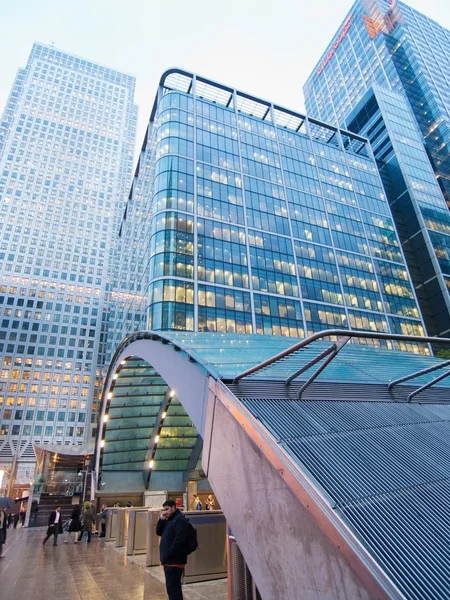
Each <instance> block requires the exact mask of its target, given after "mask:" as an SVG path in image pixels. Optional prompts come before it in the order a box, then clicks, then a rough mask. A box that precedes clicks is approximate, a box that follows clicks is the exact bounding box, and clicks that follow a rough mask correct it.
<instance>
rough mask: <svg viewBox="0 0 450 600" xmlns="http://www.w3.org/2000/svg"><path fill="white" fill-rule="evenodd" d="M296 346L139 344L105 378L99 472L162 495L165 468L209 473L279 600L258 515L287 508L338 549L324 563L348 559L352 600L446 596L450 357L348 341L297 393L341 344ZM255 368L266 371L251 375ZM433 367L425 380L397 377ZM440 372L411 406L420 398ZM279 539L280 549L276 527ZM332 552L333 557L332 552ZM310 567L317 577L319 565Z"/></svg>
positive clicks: (173, 338)
mask: <svg viewBox="0 0 450 600" xmlns="http://www.w3.org/2000/svg"><path fill="white" fill-rule="evenodd" d="M347 333H348V332H347ZM293 342H296V340H292V338H276V337H265V336H253V335H235V336H234V335H232V334H217V333H211V334H208V333H204V334H201V333H197V334H196V333H189V332H183V333H168V334H159V333H154V332H143V333H137V334H134V335H133V336H130V338H127V340H125V341H124V342H123V344H122V345H121V346H120V348H119V349H118V350H117V352H116V355H115V357H114V360H113V363H112V365H111V368H110V372H109V374H108V378H107V381H106V388H105V397H104V406H103V411H104V415H107V416H108V420H107V421H105V424H104V431H103V432H102V434H101V436H100V437H99V441H100V440H102V444H100V443H99V444H98V448H97V460H98V468H99V469H100V467H101V469H102V471H103V472H104V473H105V472H108V482H109V481H119V479H120V482H121V485H122V486H124V487H126V486H134V488H133V489H137V487H136V486H139V485H140V486H141V489H142V490H143V489H145V488H146V487H148V486H149V485H151V481H152V480H153V478H154V477H156V478H157V485H160V484H161V482H164V481H165V480H164V477H163V474H164V473H167V472H169V471H170V472H174V471H178V472H180V473H183V472H186V471H189V470H194V469H195V468H199V467H200V465H201V467H202V469H203V470H204V472H205V473H206V475H207V476H208V479H209V481H210V483H211V485H212V487H213V489H214V492H215V493H216V495H217V496H218V498H219V501H220V504H221V506H222V507H223V509H224V512H225V515H226V517H227V519H228V521H229V522H230V525H231V527H232V530H233V532H236V537H237V539H238V543H239V545H240V547H241V549H242V551H243V553H244V556H245V558H246V560H247V562H248V564H249V566H250V569H251V571H252V573H253V575H254V577H255V579H256V582H257V584H258V587H259V588H261V589H267V590H269V592H268V596H267V597H290V596H286V595H278V596H276V594H280V593H281V594H285V593H288V592H287V591H286V590H287V589H288V588H286V589H285V590H283V591H282V592H280V590H279V589H276V590H275V588H274V587H273V586H276V585H279V583H276V577H275V576H274V577H273V578H272V577H271V575H270V573H269V574H268V573H266V572H265V571H264V569H262V568H261V565H260V564H259V563H260V562H261V557H259V558H258V557H257V556H256V555H253V554H252V547H253V546H252V544H253V545H254V543H256V542H257V543H258V544H260V543H261V544H262V543H263V542H262V541H261V540H260V537H259V536H261V535H263V532H262V531H261V528H260V526H258V523H259V520H260V519H263V522H265V523H266V525H267V526H268V527H270V522H271V519H273V511H275V512H276V513H278V512H280V511H281V513H283V510H284V504H286V503H287V505H288V512H287V514H284V513H283V514H279V515H278V516H277V519H278V518H281V519H286V520H287V522H288V521H289V519H292V518H293V516H292V515H297V517H298V515H299V514H300V513H301V514H302V519H312V521H311V527H317V528H318V530H320V532H321V534H320V535H324V536H325V538H326V540H327V542H325V541H323V540H322V538H321V537H320V536H319V537H320V540H321V541H320V544H324V546H323V548H325V547H326V548H327V550H326V552H325V554H324V555H323V556H322V555H321V559H320V560H321V561H325V562H326V560H328V559H329V560H331V561H332V563H333V564H335V563H334V562H333V561H336V560H337V561H338V562H339V561H340V560H341V559H343V560H344V562H345V564H346V565H349V566H350V571H351V573H353V574H355V573H356V575H357V580H358V581H359V584H360V587H358V584H355V585H357V587H358V592H357V594H356V592H354V594H353V595H352V594H350V595H347V597H352V598H359V597H361V598H362V597H378V598H382V597H386V598H388V597H389V598H414V599H417V600H419V599H420V600H422V599H424V598H442V599H444V598H447V597H448V593H449V589H450V580H449V576H448V573H449V572H450V569H449V567H450V552H449V551H448V543H447V540H448V537H449V534H450V525H449V521H448V518H447V513H448V511H447V510H446V500H445V499H446V497H447V495H448V488H449V486H450V460H449V459H448V457H449V456H450V404H448V401H449V400H450V394H449V387H450V382H449V380H450V378H449V379H446V378H445V376H446V375H448V374H450V371H448V370H444V369H445V367H446V366H448V361H442V360H440V359H437V358H433V357H429V356H425V355H420V354H417V355H414V354H409V353H406V352H398V351H393V350H388V349H386V348H380V347H370V346H360V345H357V344H347V345H345V346H343V347H342V349H340V348H339V350H341V351H340V352H339V354H337V352H335V350H336V348H335V349H334V350H332V351H331V353H332V354H333V352H334V354H333V356H334V360H332V361H331V362H330V364H329V366H328V367H327V368H326V369H325V370H323V371H322V372H321V373H320V374H319V376H318V377H317V379H316V380H315V381H314V382H312V383H311V385H310V386H309V387H308V388H307V389H305V391H304V393H303V395H302V397H301V399H299V398H298V391H299V389H301V387H302V385H303V383H304V382H305V380H307V379H308V378H309V377H310V375H311V373H312V372H314V370H316V369H317V368H318V365H320V362H321V361H322V364H323V362H324V361H325V360H327V356H329V355H330V342H329V341H317V342H316V343H315V345H314V346H312V345H306V346H305V347H301V348H298V349H297V350H295V347H296V346H295V345H294V350H295V351H293V352H290V353H287V352H286V350H287V349H288V348H289V347H290V346H292V344H293ZM298 342H299V344H300V345H301V344H303V342H300V341H298ZM338 342H339V337H338V339H337V342H335V344H336V343H338ZM339 350H338V351H339ZM327 353H328V354H327ZM280 354H281V356H280V357H279V358H278V359H277V360H274V361H273V362H270V361H269V359H270V358H271V357H273V356H277V355H280ZM317 357H319V358H321V361H319V360H317ZM255 365H260V368H258V369H257V370H255V371H254V372H252V373H249V374H248V375H247V376H244V377H243V378H239V376H240V375H242V374H243V373H245V372H246V371H249V370H250V369H251V368H252V367H254V366H255ZM422 371H428V372H427V373H424V374H422V375H421V376H419V377H415V378H414V379H411V380H407V381H405V382H401V381H399V382H398V384H396V383H395V382H396V380H401V379H404V378H406V377H407V376H409V375H411V374H413V373H417V372H422ZM296 373H300V375H299V377H298V378H295V377H294V379H292V381H291V382H289V383H287V381H289V379H290V378H291V377H292V375H293V374H294V375H295V374H296ZM439 377H440V381H436V382H435V386H434V387H432V388H429V389H424V390H423V392H422V393H421V394H419V395H418V396H415V397H414V398H413V399H412V401H411V402H410V401H408V396H409V394H411V392H414V391H416V390H417V389H418V388H419V387H420V386H423V385H426V384H428V383H430V382H432V381H433V380H435V379H436V378H439ZM298 379H300V381H298ZM389 383H390V384H391V389H389V388H388V384H389ZM392 384H395V385H393V386H392ZM199 436H200V437H199ZM202 442H203V456H201V449H202ZM114 472H115V473H117V474H119V477H117V478H116V480H114V478H113V477H112V475H113V473H114ZM110 476H111V479H110ZM158 478H159V479H158ZM108 485H109V483H108ZM274 485H275V486H276V489H277V492H276V494H275V497H273V498H272V499H270V497H269V499H268V500H267V503H266V500H265V498H264V499H262V497H261V495H260V493H259V492H258V491H257V490H258V489H259V488H260V487H261V486H262V489H264V490H266V491H267V489H270V487H271V486H274ZM157 489H158V488H157ZM159 489H165V488H164V487H159ZM265 493H266V492H265ZM247 494H248V499H247ZM252 494H253V495H255V494H257V495H258V507H259V508H258V510H259V513H258V516H256V514H255V515H254V517H253V518H252V519H247V520H245V522H244V521H242V518H243V516H242V506H244V507H245V506H246V502H249V503H250V504H251V503H252V501H251V498H252ZM284 494H286V497H284ZM281 505H283V506H281ZM237 509H238V510H237ZM305 510H306V511H307V514H304V511H305ZM302 511H303V512H302ZM264 520H267V521H264ZM281 522H283V523H284V521H281ZM302 522H303V521H302ZM305 522H306V521H305ZM292 527H293V528H295V527H296V525H295V523H293V524H292ZM275 529H276V527H275ZM308 532H309V533H308ZM281 533H283V532H282V531H281ZM310 533H311V531H310V530H309V529H308V531H301V532H299V533H298V535H296V536H294V537H295V539H293V540H292V543H293V546H292V548H291V546H290V543H289V540H288V541H287V542H286V541H283V544H286V543H287V544H288V546H289V548H290V551H291V552H293V553H294V554H295V556H297V558H298V560H299V561H300V562H301V561H306V562H307V558H308V557H307V556H305V552H307V551H306V550H305V548H306V546H307V545H308V544H309V543H312V540H311V539H309V538H308V536H309V535H310ZM273 535H274V538H273V544H275V546H276V543H277V542H276V539H277V538H276V536H277V535H278V532H274V534H273ZM317 535H319V534H318V533H317V532H316V533H314V536H316V537H315V539H318V538H317ZM252 536H253V537H252ZM298 536H300V537H298ZM302 536H304V539H303V538H302ZM288 537H289V536H288ZM300 538H302V539H300ZM281 539H282V538H280V546H281V545H282V544H281ZM283 539H284V538H283ZM299 541H300V542H302V541H303V545H302V544H301V543H300V544H299ZM307 542H308V544H307ZM266 543H267V540H266ZM320 544H319V545H320ZM326 544H331V546H327V545H326ZM321 547H322V546H321ZM330 548H331V549H332V550H330ZM331 551H332V552H337V554H336V555H334V554H333V558H331V555H328V554H327V553H328V552H331ZM308 552H309V550H308ZM325 555H327V556H328V558H327V559H326V558H325ZM309 559H310V560H312V558H311V557H309ZM264 560H265V561H266V564H267V560H269V559H268V558H267V557H266V558H265V559H264ZM270 560H271V561H275V562H274V564H275V565H276V564H278V562H279V561H281V563H280V564H278V567H279V568H281V569H283V568H284V566H283V562H282V561H283V560H286V561H287V560H292V558H290V559H289V558H287V557H284V558H283V552H282V551H281V549H280V556H279V557H278V556H277V557H271V558H270ZM306 562H305V564H306ZM308 564H309V568H310V569H311V570H312V572H315V571H317V572H320V565H318V564H316V563H314V562H313V563H308ZM340 568H341V567H340ZM345 568H346V567H345ZM345 568H344V567H342V569H344V571H345ZM266 570H267V569H266ZM342 572H343V571H342ZM345 573H346V575H345V578H347V577H348V578H350V579H351V577H352V576H351V575H350V574H349V573H350V572H349V573H347V571H345ZM286 576H287V577H288V579H289V575H286ZM305 577H306V575H305ZM345 578H344V579H345ZM350 579H349V580H348V581H347V584H346V585H350V583H349V581H350ZM294 583H295V582H292V585H294ZM297 583H298V582H297ZM286 585H287V586H289V585H290V584H289V581H287V582H286ZM333 585H336V586H337V587H336V590H337V589H338V587H339V585H338V584H337V583H336V582H335V583H334V584H333ZM351 585H354V582H353V583H352V584H351ZM296 589H297V588H296ZM363 591H364V593H363ZM365 593H367V594H368V595H367V596H365V595H364V594H365ZM318 597H322V596H321V595H319V596H318Z"/></svg>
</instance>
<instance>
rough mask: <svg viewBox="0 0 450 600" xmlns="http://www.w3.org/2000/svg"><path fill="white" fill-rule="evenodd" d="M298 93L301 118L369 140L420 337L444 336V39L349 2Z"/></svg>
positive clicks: (425, 25)
mask: <svg viewBox="0 0 450 600" xmlns="http://www.w3.org/2000/svg"><path fill="white" fill-rule="evenodd" d="M372 86H373V90H371V88H372ZM304 93H305V99H306V106H307V110H308V112H309V114H311V115H314V116H317V117H319V118H323V119H327V120H329V121H331V122H334V123H339V124H340V125H341V126H344V127H347V128H348V129H350V130H351V131H354V132H357V133H359V134H360V135H364V136H366V137H368V138H369V139H370V141H371V143H372V147H373V150H374V154H375V157H376V159H377V163H378V166H379V168H380V172H381V175H382V178H383V182H384V184H385V189H386V192H387V196H388V200H389V203H390V205H391V208H392V211H393V214H394V217H395V221H396V226H397V229H398V232H399V235H400V239H401V241H402V246H403V249H404V252H405V255H406V258H407V260H408V264H409V267H410V271H411V275H412V277H413V281H414V286H415V288H416V291H417V295H418V297H419V300H420V304H421V308H422V312H423V315H424V318H425V323H426V325H427V329H428V332H429V333H430V334H432V335H441V336H444V335H445V336H447V335H449V332H450V296H449V290H450V215H449V213H448V208H447V207H448V206H450V32H449V31H447V30H446V29H444V28H443V27H441V26H440V25H439V24H438V23H436V22H434V21H432V20H431V19H429V18H428V17H426V16H425V15H422V14H421V13H419V12H417V11H416V10H413V9H412V8H410V7H409V6H407V5H406V4H404V3H403V2H396V0H374V1H369V0H357V1H356V2H355V4H354V5H353V6H352V8H351V9H350V11H349V13H348V15H347V16H346V18H345V19H344V22H343V24H342V25H341V27H340V28H339V30H338V32H337V33H336V35H335V36H334V38H333V40H332V41H331V43H330V44H329V46H328V48H327V50H326V51H325V53H324V54H323V55H322V57H321V58H320V60H319V62H318V64H317V66H316V68H315V69H314V71H313V73H312V74H311V75H310V77H309V79H308V81H307V82H306V84H305V86H304Z"/></svg>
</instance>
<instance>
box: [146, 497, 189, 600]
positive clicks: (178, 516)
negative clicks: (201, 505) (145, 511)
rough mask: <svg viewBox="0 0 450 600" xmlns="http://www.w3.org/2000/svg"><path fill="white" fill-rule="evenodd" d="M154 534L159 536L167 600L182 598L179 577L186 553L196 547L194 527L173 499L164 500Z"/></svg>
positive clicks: (182, 569)
mask: <svg viewBox="0 0 450 600" xmlns="http://www.w3.org/2000/svg"><path fill="white" fill-rule="evenodd" d="M156 534H157V535H159V536H160V537H161V543H160V545H159V554H160V560H161V564H162V565H163V567H164V575H165V577H166V589H167V595H168V597H169V600H183V592H182V590H181V578H182V576H183V571H184V568H185V566H186V563H187V557H188V554H190V553H191V552H193V551H194V550H195V549H196V548H197V545H198V544H197V535H196V531H195V529H194V528H193V527H192V525H191V524H190V523H189V521H188V520H187V519H186V517H185V516H184V515H183V514H182V513H181V511H180V510H178V509H177V507H176V504H175V502H174V501H173V500H166V501H165V502H164V504H163V511H162V513H161V516H160V517H159V520H158V523H157V524H156Z"/></svg>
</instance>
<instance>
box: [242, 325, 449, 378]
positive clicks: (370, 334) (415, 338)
mask: <svg viewBox="0 0 450 600" xmlns="http://www.w3.org/2000/svg"><path fill="white" fill-rule="evenodd" d="M332 336H335V337H339V336H346V337H350V338H362V339H370V340H390V341H393V342H418V343H421V344H444V345H449V346H450V338H437V337H431V336H421V335H404V334H401V333H381V332H378V331H350V330H348V329H326V330H324V331H318V332H317V333H314V334H313V335H310V336H309V337H307V338H305V339H304V340H302V341H301V342H297V343H296V344H294V345H293V346H290V347H289V348H286V350H283V351H282V352H280V353H279V354H276V355H275V356H272V357H271V358H269V359H267V360H264V361H263V362H261V363H259V364H258V365H256V366H254V367H251V369H247V370H246V371H244V372H242V373H240V374H239V375H237V376H236V377H235V378H234V379H233V383H234V384H236V383H237V382H238V381H240V380H241V379H243V378H244V377H247V376H248V375H252V374H253V373H256V371H259V370H261V369H264V368H265V367H268V366H270V365H272V364H273V363H275V362H277V361H278V360H281V359H282V358H285V357H286V356H289V354H292V353H293V352H296V351H297V350H300V349H301V348H305V347H306V346H309V344H311V343H312V342H316V341H317V340H320V339H323V338H326V337H332Z"/></svg>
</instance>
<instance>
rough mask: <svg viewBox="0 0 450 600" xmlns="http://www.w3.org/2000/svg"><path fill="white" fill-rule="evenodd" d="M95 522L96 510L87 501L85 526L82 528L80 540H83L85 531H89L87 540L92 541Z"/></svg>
mask: <svg viewBox="0 0 450 600" xmlns="http://www.w3.org/2000/svg"><path fill="white" fill-rule="evenodd" d="M94 523H95V512H94V509H93V508H92V506H91V503H90V502H89V501H86V502H85V503H84V505H83V526H82V528H81V532H80V535H79V536H78V541H79V542H80V541H81V538H82V537H83V533H84V532H85V531H86V532H87V541H88V544H89V543H90V542H91V537H92V526H93V525H94Z"/></svg>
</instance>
